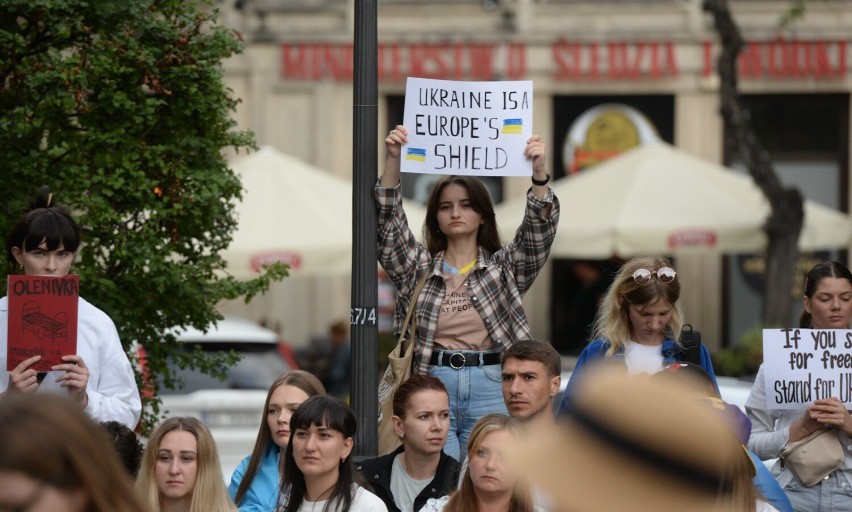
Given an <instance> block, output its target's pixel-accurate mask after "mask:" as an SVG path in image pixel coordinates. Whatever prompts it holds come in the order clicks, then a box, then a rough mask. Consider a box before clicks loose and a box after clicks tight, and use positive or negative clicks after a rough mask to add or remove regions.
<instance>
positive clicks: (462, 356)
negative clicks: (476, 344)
mask: <svg viewBox="0 0 852 512" xmlns="http://www.w3.org/2000/svg"><path fill="white" fill-rule="evenodd" d="M456 356H459V359H461V363H459V364H458V365H456V364H455V363H454V362H453V358H454V357H456ZM449 363H450V368H452V369H453V370H460V369H462V368H464V354H462V353H461V352H453V353H452V354H450V359H449Z"/></svg>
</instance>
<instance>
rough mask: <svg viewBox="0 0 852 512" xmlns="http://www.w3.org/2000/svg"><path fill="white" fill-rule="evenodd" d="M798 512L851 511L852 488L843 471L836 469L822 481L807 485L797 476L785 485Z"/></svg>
mask: <svg viewBox="0 0 852 512" xmlns="http://www.w3.org/2000/svg"><path fill="white" fill-rule="evenodd" d="M784 492H785V493H787V497H788V498H790V503H792V505H793V510H795V511H796V512H805V511H807V512H850V511H852V489H850V485H849V481H848V480H847V479H846V476H845V475H844V472H843V471H835V472H834V473H832V474H830V475H828V477H827V478H825V479H824V480H823V481H822V482H820V483H818V484H816V485H813V486H811V487H805V486H804V485H802V484H801V483H799V481H798V480H796V479H795V478H794V479H793V481H792V482H790V483H789V484H787V486H786V487H784Z"/></svg>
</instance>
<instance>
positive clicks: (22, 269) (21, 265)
mask: <svg viewBox="0 0 852 512" xmlns="http://www.w3.org/2000/svg"><path fill="white" fill-rule="evenodd" d="M18 266H19V267H21V272H23V271H24V264H23V263H19V264H18Z"/></svg>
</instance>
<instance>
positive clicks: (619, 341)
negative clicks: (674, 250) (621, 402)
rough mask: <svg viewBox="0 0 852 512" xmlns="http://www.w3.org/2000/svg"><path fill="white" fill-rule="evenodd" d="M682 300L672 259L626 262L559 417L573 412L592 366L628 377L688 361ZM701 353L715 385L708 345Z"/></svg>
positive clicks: (603, 303) (600, 312)
mask: <svg viewBox="0 0 852 512" xmlns="http://www.w3.org/2000/svg"><path fill="white" fill-rule="evenodd" d="M679 298H680V278H679V276H678V274H677V271H676V270H675V269H674V268H672V264H671V262H670V261H669V260H668V259H666V258H662V257H655V256H642V257H638V258H633V259H632V260H630V261H628V262H627V263H625V264H624V265H623V266H622V267H621V269H620V270H619V271H618V273H617V274H616V276H615V280H614V281H613V283H612V285H610V287H609V289H608V290H607V292H606V295H604V298H603V300H602V301H601V305H600V308H599V309H598V316H597V319H596V320H595V325H594V331H593V332H594V337H595V339H594V340H593V341H592V342H591V343H590V344H589V345H588V346H587V347H586V348H585V349H584V350H583V352H582V353H581V354H580V357H579V358H578V359H577V364H576V365H575V366H574V371H573V373H572V374H571V379H570V380H569V381H568V386H567V387H566V388H565V394H564V395H563V397H562V404H561V405H560V407H559V412H560V414H562V413H568V412H570V411H571V398H572V397H573V394H574V393H575V391H574V390H575V389H576V386H577V383H578V382H580V381H581V380H582V379H583V377H584V375H585V372H586V371H587V370H588V368H589V366H594V365H595V364H598V363H601V362H606V363H611V364H616V365H620V366H622V367H623V368H624V369H625V370H626V372H627V373H628V374H629V375H636V374H649V375H651V374H654V373H657V372H659V371H660V370H662V369H663V368H665V367H666V366H667V365H669V364H671V363H675V362H679V361H684V360H685V352H684V350H683V347H682V346H681V345H680V343H679V341H678V339H679V338H680V333H681V329H682V328H683V313H682V312H681V310H680V305H679V304H678V299H679ZM698 350H699V351H698V363H699V365H700V366H701V368H703V369H704V371H705V372H707V374H708V375H709V376H710V377H711V378H712V380H713V383H714V385H715V383H716V374H715V373H714V372H713V363H712V361H711V360H710V353H709V352H707V348H706V347H705V346H704V345H700V346H699V347H698ZM693 362H695V361H693ZM717 387H718V386H717Z"/></svg>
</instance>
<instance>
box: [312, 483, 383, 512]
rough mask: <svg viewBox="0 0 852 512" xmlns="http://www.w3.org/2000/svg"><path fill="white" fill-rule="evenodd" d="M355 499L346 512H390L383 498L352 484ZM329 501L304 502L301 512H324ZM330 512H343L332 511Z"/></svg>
mask: <svg viewBox="0 0 852 512" xmlns="http://www.w3.org/2000/svg"><path fill="white" fill-rule="evenodd" d="M352 488H353V491H354V493H355V497H354V498H352V506H351V507H349V510H348V511H346V512H388V508H387V507H386V506H385V502H384V501H382V499H381V498H379V497H378V496H376V495H375V494H373V493H371V492H370V491H368V490H366V489H364V488H363V487H361V486H360V485H357V484H352ZM327 501H328V500H323V501H308V500H302V506H300V507H299V512H323V510H324V509H325V504H326V502H327ZM329 512H341V511H335V510H331V511H329Z"/></svg>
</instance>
